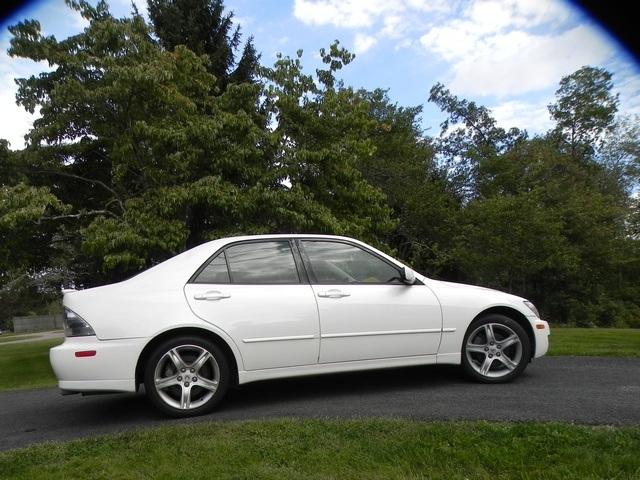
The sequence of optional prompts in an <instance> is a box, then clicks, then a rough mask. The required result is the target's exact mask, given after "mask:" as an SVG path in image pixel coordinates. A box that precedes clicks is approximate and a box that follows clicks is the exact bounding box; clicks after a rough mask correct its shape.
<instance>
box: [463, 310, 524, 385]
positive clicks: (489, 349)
mask: <svg viewBox="0 0 640 480" xmlns="http://www.w3.org/2000/svg"><path fill="white" fill-rule="evenodd" d="M487 326H491V331H494V330H495V332H494V337H495V338H494V343H493V344H492V343H491V338H489V335H488V334H487V333H486V330H487ZM483 327H484V328H483ZM509 332H513V334H515V335H517V337H518V340H519V344H518V343H512V344H511V345H508V343H509V341H507V339H508V338H510V337H512V335H511V334H509V335H508V336H507V335H506V334H507V333H509ZM472 335H473V339H472V343H473V344H472V345H469V339H470V337H471V336H472ZM483 335H484V336H483ZM478 339H480V342H478ZM483 341H484V342H485V343H484V344H483V343H482V342H483ZM510 341H513V339H512V340H510ZM498 345H506V347H505V348H504V352H505V353H502V352H503V350H502V346H500V347H499V346H498ZM476 350H481V351H476ZM489 357H491V359H490V358H489ZM514 359H517V362H514V361H513V360H514ZM508 360H511V363H509V364H508V362H507V361H508ZM530 360H531V340H530V339H529V336H528V335H527V332H525V330H524V328H522V326H521V325H520V324H519V323H518V322H516V321H515V320H513V319H511V318H509V317H507V316H505V315H500V314H496V313H492V314H488V315H484V316H482V317H480V318H478V319H476V320H474V321H473V322H472V323H471V325H470V326H469V328H468V329H467V333H466V334H465V336H464V341H463V343H462V367H463V368H464V371H465V372H466V373H467V375H469V376H470V377H471V378H472V379H474V380H476V381H478V382H482V383H505V382H510V381H511V380H513V379H514V378H517V377H518V376H520V375H521V374H522V372H523V371H524V370H525V368H527V364H528V363H529V361H530ZM485 362H487V363H488V364H489V370H488V371H487V373H486V374H483V373H481V371H483V370H484V369H483V368H482V367H484V366H485V365H486V363H485ZM514 365H515V366H514Z"/></svg>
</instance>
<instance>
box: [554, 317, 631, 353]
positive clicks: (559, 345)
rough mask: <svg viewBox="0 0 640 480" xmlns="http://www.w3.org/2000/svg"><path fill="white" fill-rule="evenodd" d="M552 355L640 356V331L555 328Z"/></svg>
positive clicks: (629, 329)
mask: <svg viewBox="0 0 640 480" xmlns="http://www.w3.org/2000/svg"><path fill="white" fill-rule="evenodd" d="M549 342H550V345H549V353H548V354H549V355H588V356H603V357H640V329H632V328H568V327H559V328H558V327H556V328H554V327H553V325H552V326H551V337H550V338H549Z"/></svg>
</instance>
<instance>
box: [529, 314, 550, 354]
mask: <svg viewBox="0 0 640 480" xmlns="http://www.w3.org/2000/svg"><path fill="white" fill-rule="evenodd" d="M531 323H532V325H533V334H534V336H535V338H536V351H535V352H534V354H533V358H538V357H541V356H543V355H544V354H545V353H547V350H549V334H550V333H551V331H550V329H549V324H548V323H547V322H545V321H544V320H540V319H539V318H536V319H535V320H533V321H532V322H531Z"/></svg>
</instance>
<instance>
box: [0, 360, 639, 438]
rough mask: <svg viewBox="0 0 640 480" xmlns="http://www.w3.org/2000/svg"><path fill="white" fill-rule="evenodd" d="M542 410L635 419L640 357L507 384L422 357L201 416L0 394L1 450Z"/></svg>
mask: <svg viewBox="0 0 640 480" xmlns="http://www.w3.org/2000/svg"><path fill="white" fill-rule="evenodd" d="M374 416H376V417H379V416H386V417H405V418H415V419H483V420H503V421H504V420H542V421H552V420H557V421H567V422H576V423H586V424H615V425H622V424H629V425H638V424H640V359H630V358H597V357H591V358H590V357H547V358H542V359H539V360H536V361H535V362H534V363H532V364H531V365H529V368H528V369H527V370H526V371H525V373H524V374H523V376H522V377H520V378H519V379H518V380H516V381H515V382H513V383H510V384H504V385H483V384H477V383H472V382H470V381H468V380H467V379H466V377H464V375H462V373H461V372H460V370H459V369H458V368H456V367H447V366H429V367H415V368H405V369H394V370H383V371H375V372H360V373H349V374H340V375H330V376H321V377H307V378H300V379H288V380H277V381H269V382H260V383H255V384H249V385H245V386H243V387H242V388H241V389H238V390H232V391H230V392H229V395H228V396H227V398H226V400H225V401H224V402H223V403H222V404H221V405H220V407H219V409H218V410H217V411H216V412H214V413H212V414H210V415H207V416H204V417H199V418H194V419H188V420H169V419H166V418H164V417H162V416H161V415H160V414H158V413H156V412H155V410H153V409H152V407H151V406H150V405H149V403H148V402H147V401H146V399H145V397H144V396H143V395H125V394H120V395H99V396H87V397H82V396H79V395H73V396H65V397H63V396H61V395H60V394H59V393H58V391H57V390H55V389H45V390H23V391H15V392H7V393H1V394H0V450H8V449H12V448H18V447H22V446H25V445H28V444H32V443H40V442H44V441H49V440H69V439H74V438H82V437H88V436H95V435H99V434H105V433H113V432H121V431H126V430H132V429H136V428H141V427H151V426H158V425H168V424H175V423H194V422H203V421H224V420H238V419H264V418H277V417H300V418H303V417H304V418H357V417H374Z"/></svg>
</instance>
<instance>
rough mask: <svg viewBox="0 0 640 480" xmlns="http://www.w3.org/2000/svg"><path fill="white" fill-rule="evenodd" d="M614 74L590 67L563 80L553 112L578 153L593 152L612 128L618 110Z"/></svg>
mask: <svg viewBox="0 0 640 480" xmlns="http://www.w3.org/2000/svg"><path fill="white" fill-rule="evenodd" d="M611 77H612V75H611V73H609V72H608V71H606V70H605V69H603V68H594V67H588V66H587V67H582V68H581V69H579V70H576V71H575V72H574V73H572V74H571V75H568V76H566V77H564V78H563V79H562V80H561V81H560V88H558V90H557V91H556V99H557V101H556V103H554V104H551V105H549V112H550V113H551V117H552V118H553V119H554V120H555V121H556V123H557V127H556V132H557V133H559V134H560V135H561V136H562V137H563V139H564V140H565V142H566V143H567V144H568V146H569V151H570V152H571V154H572V155H574V156H575V155H582V154H583V153H587V154H589V153H592V152H593V150H594V147H596V146H597V143H598V140H599V139H600V136H601V135H602V133H603V132H605V131H607V130H610V129H611V126H612V124H613V122H614V119H615V114H616V112H617V111H618V94H615V95H613V94H612V93H611V89H612V88H613V82H612V81H611Z"/></svg>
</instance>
